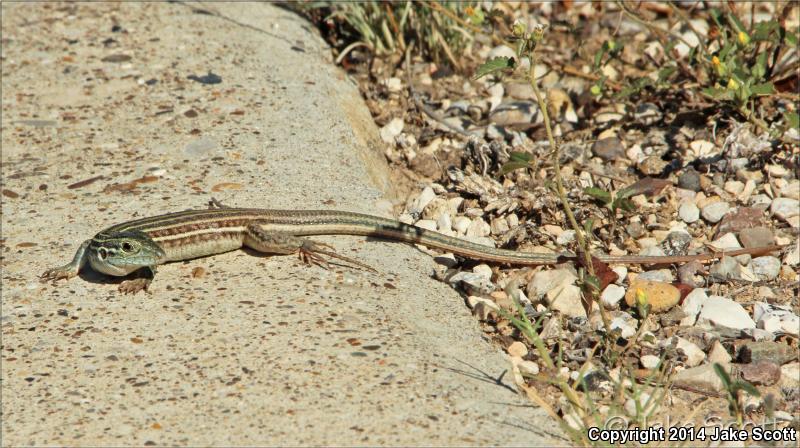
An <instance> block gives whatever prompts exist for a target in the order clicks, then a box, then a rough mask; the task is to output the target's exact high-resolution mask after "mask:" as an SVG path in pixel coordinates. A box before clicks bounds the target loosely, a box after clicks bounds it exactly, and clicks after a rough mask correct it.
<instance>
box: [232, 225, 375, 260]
mask: <svg viewBox="0 0 800 448" xmlns="http://www.w3.org/2000/svg"><path fill="white" fill-rule="evenodd" d="M244 245H245V246H247V247H249V248H251V249H254V250H257V251H259V252H263V253H271V254H284V255H289V254H295V253H296V254H297V255H298V256H299V257H300V259H301V260H303V262H305V263H307V264H310V265H317V266H320V267H323V268H325V269H328V268H329V267H330V265H329V263H328V260H327V259H326V258H325V257H328V258H336V259H339V260H342V261H345V262H347V263H350V264H352V265H355V266H358V267H361V268H364V269H366V270H369V271H372V272H377V271H376V270H375V269H373V268H372V267H370V266H368V265H366V264H364V263H361V262H360V261H357V260H354V259H352V258H348V257H345V256H343V255H339V254H337V253H336V252H334V251H333V247H331V246H329V245H328V244H325V243H320V242H318V241H314V240H309V239H306V238H300V237H298V236H295V235H292V234H288V233H270V232H266V231H264V229H262V228H261V227H260V226H259V225H258V224H251V225H249V226H247V231H246V233H245V238H244Z"/></svg>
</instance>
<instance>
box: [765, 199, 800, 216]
mask: <svg viewBox="0 0 800 448" xmlns="http://www.w3.org/2000/svg"><path fill="white" fill-rule="evenodd" d="M769 209H770V212H772V214H773V215H775V216H777V217H778V218H780V219H782V220H784V221H787V220H788V219H789V218H791V217H793V216H797V215H798V214H800V201H798V200H797V199H792V198H777V199H775V200H774V201H772V205H771V206H770V208H769Z"/></svg>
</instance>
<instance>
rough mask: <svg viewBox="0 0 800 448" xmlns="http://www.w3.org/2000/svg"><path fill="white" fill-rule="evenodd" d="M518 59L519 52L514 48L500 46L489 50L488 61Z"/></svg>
mask: <svg viewBox="0 0 800 448" xmlns="http://www.w3.org/2000/svg"><path fill="white" fill-rule="evenodd" d="M501 57H502V58H514V59H516V58H517V52H515V51H514V49H513V48H511V47H507V46H505V45H498V46H496V47H494V48H492V49H491V50H489V55H488V56H487V60H488V59H494V58H501Z"/></svg>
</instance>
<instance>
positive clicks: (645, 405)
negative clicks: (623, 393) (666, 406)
mask: <svg viewBox="0 0 800 448" xmlns="http://www.w3.org/2000/svg"><path fill="white" fill-rule="evenodd" d="M637 399H638V401H639V405H638V406H637V405H636V400H637ZM658 402H659V400H656V399H653V398H651V397H650V394H648V393H647V392H641V393H639V395H638V396H637V397H631V398H628V399H627V400H625V405H624V406H623V408H624V409H625V412H626V413H627V414H628V415H629V416H631V417H636V416H641V415H650V414H651V413H652V412H653V411H654V410H655V409H656V406H658Z"/></svg>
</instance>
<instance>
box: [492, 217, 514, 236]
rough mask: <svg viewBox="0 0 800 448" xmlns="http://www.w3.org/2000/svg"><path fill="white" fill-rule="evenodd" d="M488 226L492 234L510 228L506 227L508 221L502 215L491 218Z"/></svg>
mask: <svg viewBox="0 0 800 448" xmlns="http://www.w3.org/2000/svg"><path fill="white" fill-rule="evenodd" d="M489 227H490V229H491V233H492V235H503V234H505V233H506V232H508V231H509V230H510V228H509V227H508V221H506V219H505V218H504V217H502V216H498V217H496V218H493V219H492V223H491V224H490V226H489Z"/></svg>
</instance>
